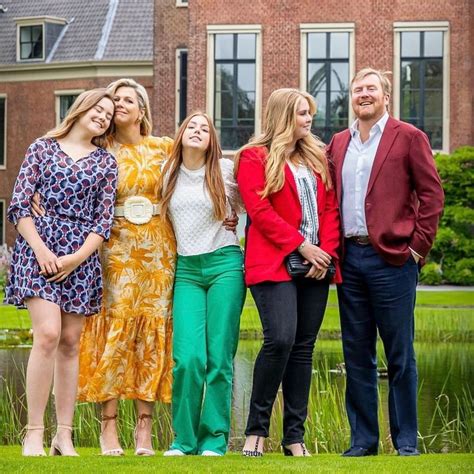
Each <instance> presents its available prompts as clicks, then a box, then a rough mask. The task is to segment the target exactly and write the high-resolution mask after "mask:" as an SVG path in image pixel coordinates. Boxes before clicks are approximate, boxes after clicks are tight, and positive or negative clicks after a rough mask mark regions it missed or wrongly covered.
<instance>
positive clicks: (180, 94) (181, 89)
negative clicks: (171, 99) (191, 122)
mask: <svg viewBox="0 0 474 474" xmlns="http://www.w3.org/2000/svg"><path fill="white" fill-rule="evenodd" d="M187 99H188V50H187V49H178V50H176V127H179V125H181V123H182V122H183V120H184V119H185V118H186V115H187V110H188V109H187Z"/></svg>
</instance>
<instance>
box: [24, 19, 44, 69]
mask: <svg viewBox="0 0 474 474" xmlns="http://www.w3.org/2000/svg"><path fill="white" fill-rule="evenodd" d="M19 46H20V61H24V60H26V59H44V43H43V25H28V26H20V45H19Z"/></svg>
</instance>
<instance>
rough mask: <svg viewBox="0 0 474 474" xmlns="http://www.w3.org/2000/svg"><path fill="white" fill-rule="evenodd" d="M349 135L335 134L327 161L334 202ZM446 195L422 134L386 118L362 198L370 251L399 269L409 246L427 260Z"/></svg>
mask: <svg viewBox="0 0 474 474" xmlns="http://www.w3.org/2000/svg"><path fill="white" fill-rule="evenodd" d="M350 138H351V135H350V131H349V130H348V129H347V130H344V131H343V132H340V133H337V134H336V135H334V137H333V139H332V140H331V143H330V144H329V146H328V149H327V153H328V159H329V160H330V161H331V162H332V164H333V165H334V168H333V171H334V182H335V187H336V194H337V200H338V203H339V205H340V207H342V206H341V200H342V165H343V163H344V158H345V156H346V152H347V148H348V146H349V142H350ZM443 202H444V193H443V188H442V186H441V181H440V179H439V176H438V172H437V171H436V167H435V163H434V160H433V153H432V151H431V147H430V144H429V141H428V138H427V137H426V135H425V134H424V133H423V132H422V131H421V130H418V129H417V128H415V127H414V126H412V125H410V124H408V123H405V122H400V121H399V120H395V119H394V118H391V117H390V118H389V119H388V121H387V124H386V125H385V129H384V132H383V134H382V138H381V140H380V144H379V147H378V149H377V153H376V155H375V159H374V164H373V167H372V172H371V174H370V178H369V184H368V187H367V195H366V197H365V218H366V222H367V229H368V232H369V236H370V240H371V242H372V245H373V247H374V248H375V249H376V250H377V252H378V253H379V254H380V255H381V256H382V257H383V258H384V259H385V260H386V261H387V262H388V263H390V264H392V265H398V266H400V265H403V264H404V263H405V262H406V261H407V260H408V258H409V257H410V250H409V248H408V247H411V248H412V249H413V250H414V251H415V252H417V253H418V254H420V255H422V256H423V257H426V255H427V254H428V252H429V251H430V249H431V246H432V244H433V240H434V237H435V235H436V230H437V228H438V222H439V218H440V216H441V213H442V210H443Z"/></svg>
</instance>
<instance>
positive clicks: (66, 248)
mask: <svg viewBox="0 0 474 474" xmlns="http://www.w3.org/2000/svg"><path fill="white" fill-rule="evenodd" d="M116 184H117V163H116V161H115V158H114V157H113V156H112V155H111V154H110V153H108V152H107V151H106V150H104V149H103V148H97V149H96V150H95V151H93V152H92V153H90V154H89V155H87V156H85V157H84V158H81V159H79V160H77V161H74V160H73V159H72V158H71V157H69V156H68V155H67V154H66V153H64V152H63V151H62V150H61V148H60V146H59V144H58V142H57V141H56V140H55V139H52V138H40V139H38V140H36V141H35V142H34V143H33V144H32V145H31V146H30V147H29V148H28V151H27V153H26V156H25V159H24V161H23V164H22V166H21V168H20V172H19V174H18V177H17V180H16V182H15V187H14V189H13V196H12V200H11V203H10V206H9V208H8V219H9V221H10V222H11V223H12V224H14V225H16V224H17V222H18V220H19V219H20V218H22V217H29V216H31V211H30V207H31V198H32V197H33V194H34V193H35V192H36V191H38V192H39V194H40V195H41V202H42V205H43V207H44V208H45V211H46V214H45V216H42V217H39V218H35V217H33V221H34V223H35V226H36V229H37V231H38V234H39V235H40V237H41V238H42V239H43V242H44V243H45V244H46V246H47V247H48V248H49V249H50V250H51V251H52V252H53V253H54V254H55V255H57V256H58V257H60V256H62V255H67V254H71V253H74V252H76V251H77V250H78V249H79V248H80V247H81V246H82V244H83V243H84V241H85V239H86V238H87V236H88V235H89V234H90V233H91V232H94V233H96V234H99V235H100V236H102V237H104V239H108V238H109V235H110V228H111V225H112V220H113V211H114V201H115V189H116ZM39 272H40V268H39V265H38V262H37V261H36V258H35V254H34V253H33V250H32V249H31V247H30V246H29V245H28V243H27V242H26V241H25V239H24V238H23V237H22V236H21V235H20V236H18V238H17V239H16V242H15V247H14V250H13V256H12V264H11V268H10V273H9V278H8V284H7V287H6V289H5V302H6V303H9V304H14V305H16V306H18V307H25V299H27V298H31V297H33V296H37V297H40V298H42V299H44V300H47V301H51V302H52V303H55V304H57V305H58V306H59V307H60V308H61V310H63V311H64V312H67V313H75V314H81V315H86V316H88V315H92V314H95V313H97V312H98V311H99V310H100V306H101V302H102V273H101V266H100V261H99V255H98V252H94V253H93V254H92V255H91V256H90V257H89V258H88V259H87V260H86V261H84V262H83V263H82V264H81V265H79V267H77V268H76V269H75V270H74V271H73V272H72V273H71V274H70V275H69V276H68V277H67V278H66V280H64V281H63V282H60V283H48V282H47V281H46V279H45V277H43V276H42V275H40V274H39Z"/></svg>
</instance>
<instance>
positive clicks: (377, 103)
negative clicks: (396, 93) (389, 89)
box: [351, 74, 389, 122]
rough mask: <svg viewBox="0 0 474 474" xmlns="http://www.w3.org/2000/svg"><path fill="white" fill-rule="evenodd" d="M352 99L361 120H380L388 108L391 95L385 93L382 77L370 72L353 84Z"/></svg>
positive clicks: (355, 111) (356, 113)
mask: <svg viewBox="0 0 474 474" xmlns="http://www.w3.org/2000/svg"><path fill="white" fill-rule="evenodd" d="M351 95H352V97H351V101H352V109H353V110H354V114H355V115H356V117H357V118H358V119H359V120H361V121H373V122H376V121H378V120H379V119H380V118H381V117H382V115H383V114H384V113H385V111H386V110H387V106H388V101H389V95H388V94H385V93H384V91H383V88H382V84H381V82H380V79H379V78H378V77H377V76H376V75H375V74H369V75H367V76H365V77H364V78H363V79H360V80H359V81H355V82H354V83H353V84H352V89H351Z"/></svg>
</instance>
